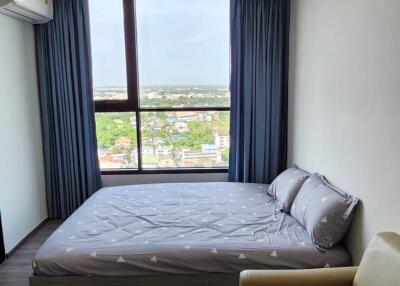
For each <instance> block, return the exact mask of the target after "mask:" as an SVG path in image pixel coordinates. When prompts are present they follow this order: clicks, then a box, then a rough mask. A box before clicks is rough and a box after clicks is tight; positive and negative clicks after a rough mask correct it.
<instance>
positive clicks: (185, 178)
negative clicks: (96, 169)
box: [101, 173, 228, 187]
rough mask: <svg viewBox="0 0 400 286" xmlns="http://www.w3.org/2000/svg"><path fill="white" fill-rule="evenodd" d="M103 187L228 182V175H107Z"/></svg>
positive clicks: (104, 177)
mask: <svg viewBox="0 0 400 286" xmlns="http://www.w3.org/2000/svg"><path fill="white" fill-rule="evenodd" d="M101 179H102V181H103V186H104V187H110V186H123V185H135V184H151V183H185V182H226V181H227V180H228V174H226V173H225V174H224V173H215V174H209V173H205V174H157V175H105V176H102V178H101Z"/></svg>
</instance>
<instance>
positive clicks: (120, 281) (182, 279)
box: [29, 273, 239, 286]
mask: <svg viewBox="0 0 400 286" xmlns="http://www.w3.org/2000/svg"><path fill="white" fill-rule="evenodd" d="M29 285H30V286H238V285H239V273H231V274H226V273H208V274H195V275H183V274H182V275H155V276H127V277H122V276H119V277H118V276H116V277H110V276H104V277H102V276H59V277H50V276H35V275H34V276H31V277H30V278H29Z"/></svg>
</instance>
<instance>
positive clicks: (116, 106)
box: [95, 0, 231, 175]
mask: <svg viewBox="0 0 400 286" xmlns="http://www.w3.org/2000/svg"><path fill="white" fill-rule="evenodd" d="M122 2H123V15H124V22H123V23H124V25H123V27H124V35H125V62H126V75H127V94H128V98H127V99H125V100H95V112H96V113H110V112H132V113H134V114H135V116H136V135H137V136H136V138H137V142H136V144H137V152H138V154H137V157H138V162H137V163H138V168H137V169H131V168H126V169H122V168H118V169H102V170H101V174H102V175H128V174H188V173H227V172H228V168H227V167H198V168H179V167H178V168H172V167H171V168H155V169H148V168H146V169H143V166H142V138H141V118H140V115H141V113H142V112H171V111H172V112H173V111H178V112H179V111H194V112H196V111H231V108H230V107H178V108H176V107H165V108H152V107H143V108H142V107H140V90H139V68H138V52H137V25H136V12H135V7H136V6H135V5H136V3H135V0H123V1H122Z"/></svg>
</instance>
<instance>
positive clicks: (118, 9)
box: [89, 0, 230, 172]
mask: <svg viewBox="0 0 400 286" xmlns="http://www.w3.org/2000/svg"><path fill="white" fill-rule="evenodd" d="M89 3H90V6H89V7H90V25H91V42H92V43H91V44H92V59H93V85H94V86H93V88H94V91H93V92H94V99H95V101H96V133H97V144H98V154H99V160H100V167H101V169H102V170H103V171H108V172H110V171H116V170H127V171H129V172H146V171H154V170H158V171H161V170H189V171H192V170H196V171H198V170H207V171H210V170H224V169H226V168H227V166H228V158H229V134H228V133H229V110H230V108H229V107H230V94H229V88H228V83H229V0H136V1H135V0H120V1H117V0H113V1H110V0H89Z"/></svg>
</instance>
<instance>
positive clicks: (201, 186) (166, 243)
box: [30, 183, 351, 286]
mask: <svg viewBox="0 0 400 286" xmlns="http://www.w3.org/2000/svg"><path fill="white" fill-rule="evenodd" d="M267 188H268V185H263V184H242V183H181V184H173V183H171V184H148V185H132V186H122V187H111V188H103V189H101V190H100V191H98V192H97V193H96V194H94V195H93V196H92V197H91V198H90V199H88V200H87V201H86V202H85V203H84V204H83V205H82V206H81V207H80V208H79V209H78V210H77V211H76V212H75V213H74V214H73V215H72V216H71V217H69V218H68V219H67V220H66V221H65V222H64V223H63V224H62V225H61V226H60V227H59V228H58V229H57V230H56V231H55V232H54V233H53V234H52V235H51V236H50V237H49V238H48V239H47V241H46V242H45V243H44V244H43V245H42V246H41V248H40V249H39V250H38V252H37V254H36V256H35V258H34V260H33V262H32V266H33V271H34V276H32V277H31V279H30V283H31V285H32V286H36V285H68V283H72V284H73V285H97V286H99V285H185V281H186V284H187V281H188V279H190V281H191V282H190V283H191V284H192V285H197V284H196V283H198V285H201V283H204V282H205V281H207V285H208V286H210V285H237V283H238V282H237V281H238V280H237V277H238V273H239V272H240V271H241V270H244V269H297V268H320V267H332V266H335V267H336V266H349V265H351V260H350V257H349V255H348V253H347V252H346V250H345V249H344V247H343V246H342V245H340V244H339V245H337V246H335V247H333V248H331V249H328V250H326V249H319V248H316V247H315V246H314V245H313V244H312V242H311V241H310V239H309V238H308V236H307V234H306V232H305V230H304V229H303V228H302V227H301V226H300V225H299V223H298V222H297V221H296V220H295V219H294V218H293V217H291V216H290V215H287V214H285V213H281V212H279V210H277V209H276V206H275V203H274V201H273V200H272V198H271V197H269V196H268V195H266V190H267ZM102 283H103V284H102Z"/></svg>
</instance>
